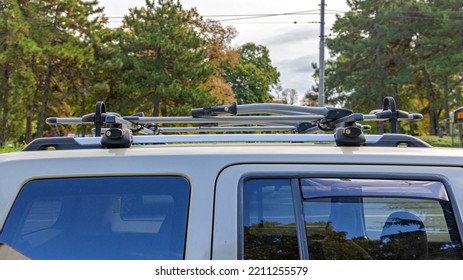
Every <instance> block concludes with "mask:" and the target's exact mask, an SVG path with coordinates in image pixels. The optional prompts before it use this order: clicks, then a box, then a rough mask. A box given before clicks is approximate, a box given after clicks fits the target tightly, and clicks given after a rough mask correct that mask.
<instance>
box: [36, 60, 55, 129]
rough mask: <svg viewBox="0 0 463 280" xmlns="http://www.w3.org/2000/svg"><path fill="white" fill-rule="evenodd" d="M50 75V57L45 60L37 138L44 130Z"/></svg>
mask: <svg viewBox="0 0 463 280" xmlns="http://www.w3.org/2000/svg"><path fill="white" fill-rule="evenodd" d="M51 75H52V60H51V57H49V58H48V59H47V70H46V74H45V81H44V86H43V95H42V106H41V108H40V119H39V128H38V129H37V137H42V136H43V131H44V129H45V114H46V110H47V105H48V97H49V95H50V85H51Z"/></svg>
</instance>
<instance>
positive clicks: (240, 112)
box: [47, 97, 423, 147]
mask: <svg viewBox="0 0 463 280" xmlns="http://www.w3.org/2000/svg"><path fill="white" fill-rule="evenodd" d="M256 114H257V115H256ZM262 114H265V115H262ZM422 118H423V116H422V115H421V114H409V113H408V112H405V111H400V110H397V105H396V103H395V100H394V99H393V98H392V97H387V98H386V99H385V100H384V104H383V108H382V109H380V110H376V111H372V112H371V113H370V114H360V113H354V112H352V111H351V110H348V109H339V108H328V107H306V106H294V105H287V104H246V105H237V104H236V103H232V104H230V105H224V106H215V107H205V108H198V109H193V110H192V116H190V117H144V115H143V114H142V113H139V114H137V115H133V116H120V115H119V114H117V113H109V112H108V113H107V112H106V107H105V105H104V103H103V102H101V101H99V102H97V104H96V110H95V113H94V114H88V115H84V116H82V117H81V118H48V119H47V123H49V124H53V125H55V124H94V125H95V135H96V136H100V135H101V132H102V130H103V128H102V126H103V125H105V124H108V125H110V126H111V127H110V128H109V129H104V135H103V137H102V140H101V142H102V145H103V146H105V147H129V146H130V145H131V144H132V141H133V137H132V133H134V132H138V133H141V134H145V135H158V134H159V133H162V132H165V133H173V132H180V133H183V132H228V131H241V132H246V131H285V132H287V131H291V132H293V133H298V134H305V133H320V132H324V131H333V132H334V138H335V140H336V144H337V145H341V146H359V145H363V144H364V143H365V141H366V140H365V136H364V135H363V130H364V129H368V126H363V125H360V124H359V123H358V122H360V121H380V122H385V121H390V122H391V131H392V132H396V128H395V126H396V124H397V121H399V120H418V119H422ZM161 124H184V125H189V126H183V127H172V128H171V127H161V126H160V125H161ZM192 125H193V126H192ZM258 137H262V135H258Z"/></svg>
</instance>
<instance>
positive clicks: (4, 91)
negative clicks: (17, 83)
mask: <svg viewBox="0 0 463 280" xmlns="http://www.w3.org/2000/svg"><path fill="white" fill-rule="evenodd" d="M9 78H10V71H9V67H8V64H6V63H5V64H4V68H3V75H2V87H1V89H0V90H1V92H0V106H1V107H0V110H1V125H2V127H1V129H0V146H1V147H3V146H4V145H5V141H6V134H7V128H8V114H9V104H8V96H9V91H10V88H9Z"/></svg>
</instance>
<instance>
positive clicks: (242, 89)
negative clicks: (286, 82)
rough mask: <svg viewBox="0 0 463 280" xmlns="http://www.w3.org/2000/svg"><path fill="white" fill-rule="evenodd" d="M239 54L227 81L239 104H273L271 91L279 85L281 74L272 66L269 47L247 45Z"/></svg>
mask: <svg viewBox="0 0 463 280" xmlns="http://www.w3.org/2000/svg"><path fill="white" fill-rule="evenodd" d="M239 54H240V57H239V61H238V64H237V65H236V66H235V67H232V68H230V69H228V71H227V73H226V80H227V81H228V82H229V83H230V84H231V86H232V89H233V91H234V92H235V94H236V100H237V102H238V103H239V104H248V103H266V102H271V101H272V99H273V97H272V95H271V94H270V90H271V88H272V87H273V86H276V85H277V84H278V81H279V77H280V73H279V72H278V70H277V69H276V68H275V67H273V66H272V62H271V59H270V55H269V51H268V49H267V47H265V46H263V45H256V44H253V43H247V44H245V45H243V46H241V47H240V49H239Z"/></svg>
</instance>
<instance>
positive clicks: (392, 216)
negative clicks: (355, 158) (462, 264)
mask: <svg viewBox="0 0 463 280" xmlns="http://www.w3.org/2000/svg"><path fill="white" fill-rule="evenodd" d="M301 190H302V193H303V198H304V202H303V204H304V215H305V223H306V232H307V241H308V249H309V257H310V259H461V258H462V257H463V255H462V248H461V240H460V239H459V235H458V231H457V228H456V222H455V218H454V216H453V213H452V208H451V205H450V202H449V199H448V196H447V193H446V191H445V187H444V185H443V184H442V183H441V182H433V181H401V180H366V179H365V180H361V179H323V178H322V179H320V178H315V179H314V178H310V179H302V180H301Z"/></svg>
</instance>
